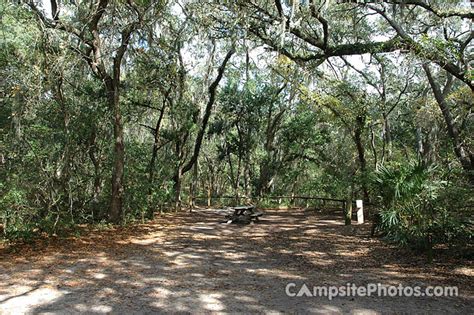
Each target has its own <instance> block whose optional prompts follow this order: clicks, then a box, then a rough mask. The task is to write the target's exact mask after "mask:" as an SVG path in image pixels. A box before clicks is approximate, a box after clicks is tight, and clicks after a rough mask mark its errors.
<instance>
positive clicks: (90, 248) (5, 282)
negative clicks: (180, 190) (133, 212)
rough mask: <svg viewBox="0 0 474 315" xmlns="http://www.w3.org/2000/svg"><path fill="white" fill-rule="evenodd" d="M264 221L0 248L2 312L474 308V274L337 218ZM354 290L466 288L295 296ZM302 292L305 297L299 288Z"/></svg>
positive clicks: (210, 217)
mask: <svg viewBox="0 0 474 315" xmlns="http://www.w3.org/2000/svg"><path fill="white" fill-rule="evenodd" d="M265 212H266V213H265V215H264V217H263V218H262V219H261V222H260V223H258V224H251V225H236V224H222V223H221V222H222V221H223V220H224V215H225V214H226V212H225V211H223V210H222V211H219V210H197V211H194V212H193V213H185V212H182V213H177V214H168V215H164V216H160V217H158V218H157V219H156V220H155V221H154V222H152V223H148V224H140V225H135V226H132V227H126V228H118V229H115V230H114V229H109V230H102V231H97V230H96V231H84V232H83V235H82V236H81V237H70V238H66V239H50V240H49V241H42V242H39V243H37V244H36V245H35V246H31V245H28V246H23V247H21V248H20V249H17V250H16V251H12V249H3V250H1V251H0V255H1V256H0V277H1V280H2V281H1V282H0V314H21V313H28V314H37V313H38V314H39V313H53V314H71V313H89V314H96V313H116V314H133V313H164V312H174V313H176V312H177V313H238V312H240V313H320V314H327V313H354V314H375V313H405V312H410V313H459V314H460V313H463V314H469V313H471V312H472V309H473V308H474V298H473V292H474V290H473V285H472V283H473V275H474V272H473V270H474V267H473V265H472V263H470V262H468V261H460V260H456V258H453V257H451V258H449V257H444V256H446V255H444V256H443V257H442V259H441V260H435V261H434V262H433V263H431V264H426V262H425V258H424V257H423V256H422V255H417V254H416V253H413V252H408V251H406V250H398V249H393V248H391V247H390V246H388V245H387V244H385V243H383V242H381V241H380V240H377V239H371V238H369V237H368V234H369V229H370V226H369V225H368V224H364V225H362V226H357V225H354V226H344V225H343V222H342V219H341V217H340V215H339V216H337V215H335V214H323V213H315V212H314V211H305V210H301V209H299V210H298V209H297V210H266V211H265ZM291 282H294V283H295V284H296V288H299V287H300V286H301V284H302V283H306V284H307V285H308V286H310V287H312V286H321V285H332V286H334V285H336V286H343V285H346V283H348V282H350V283H354V284H356V285H361V286H363V285H366V284H368V283H383V284H385V285H398V284H399V283H401V284H403V285H405V286H407V285H413V286H422V287H425V286H430V285H432V286H435V285H445V286H458V287H459V296H458V297H436V298H435V297H418V298H414V297H412V298H407V297H376V296H371V297H336V298H334V299H333V300H331V301H329V300H328V299H327V298H326V297H306V296H304V297H289V296H287V295H286V294H285V287H286V285H287V284H288V283H291ZM295 290H296V291H297V289H295Z"/></svg>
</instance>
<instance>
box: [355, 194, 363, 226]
mask: <svg viewBox="0 0 474 315" xmlns="http://www.w3.org/2000/svg"><path fill="white" fill-rule="evenodd" d="M356 208H357V223H358V224H362V223H364V205H363V202H362V200H356Z"/></svg>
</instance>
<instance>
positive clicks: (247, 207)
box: [231, 206, 255, 210]
mask: <svg viewBox="0 0 474 315" xmlns="http://www.w3.org/2000/svg"><path fill="white" fill-rule="evenodd" d="M231 208H232V209H234V210H252V209H255V206H237V207H231Z"/></svg>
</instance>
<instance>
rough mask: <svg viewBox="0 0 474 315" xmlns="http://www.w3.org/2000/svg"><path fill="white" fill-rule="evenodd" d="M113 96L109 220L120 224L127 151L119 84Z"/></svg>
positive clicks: (115, 84) (114, 88)
mask: <svg viewBox="0 0 474 315" xmlns="http://www.w3.org/2000/svg"><path fill="white" fill-rule="evenodd" d="M109 93H111V94H112V95H111V96H110V97H109V102H110V103H111V106H112V109H113V123H114V141H115V142H114V164H113V165H114V166H113V170H112V196H111V201H110V211H109V220H110V222H112V223H119V222H120V220H121V218H122V207H123V177H124V165H125V151H124V142H123V123H122V115H121V112H120V103H119V88H118V84H117V83H114V84H113V91H110V92H109Z"/></svg>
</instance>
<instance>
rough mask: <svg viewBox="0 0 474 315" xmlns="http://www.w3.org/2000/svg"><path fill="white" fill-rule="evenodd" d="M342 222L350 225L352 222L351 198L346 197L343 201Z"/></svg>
mask: <svg viewBox="0 0 474 315" xmlns="http://www.w3.org/2000/svg"><path fill="white" fill-rule="evenodd" d="M344 223H345V225H351V223H352V200H351V199H347V200H346V202H344Z"/></svg>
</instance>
